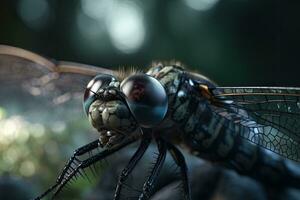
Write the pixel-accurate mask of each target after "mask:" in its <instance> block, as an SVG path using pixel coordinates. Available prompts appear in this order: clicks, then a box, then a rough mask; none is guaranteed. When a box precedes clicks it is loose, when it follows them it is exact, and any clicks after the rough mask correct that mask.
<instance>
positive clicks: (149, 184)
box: [139, 138, 167, 200]
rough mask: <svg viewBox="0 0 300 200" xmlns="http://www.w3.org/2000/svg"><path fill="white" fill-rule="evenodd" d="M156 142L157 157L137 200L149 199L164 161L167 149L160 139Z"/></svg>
mask: <svg viewBox="0 0 300 200" xmlns="http://www.w3.org/2000/svg"><path fill="white" fill-rule="evenodd" d="M156 142H157V147H158V151H159V154H158V157H157V159H156V162H155V164H154V167H153V169H152V171H151V174H150V176H149V177H148V179H147V180H146V182H145V183H144V186H143V192H142V194H141V195H140V196H139V200H144V199H149V198H150V195H151V192H152V189H153V186H154V183H155V181H156V179H157V177H158V174H159V172H160V170H161V168H162V166H163V164H164V161H165V159H166V152H167V148H166V143H165V141H163V140H162V139H160V138H158V139H157V140H156Z"/></svg>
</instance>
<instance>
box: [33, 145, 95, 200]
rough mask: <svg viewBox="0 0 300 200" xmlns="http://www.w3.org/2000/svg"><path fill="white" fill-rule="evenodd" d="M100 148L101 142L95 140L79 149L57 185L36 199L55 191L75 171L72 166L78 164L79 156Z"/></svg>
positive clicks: (58, 179)
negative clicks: (66, 176)
mask: <svg viewBox="0 0 300 200" xmlns="http://www.w3.org/2000/svg"><path fill="white" fill-rule="evenodd" d="M98 147H99V140H98V139H97V140H94V141H93V142H91V143H88V144H86V145H84V146H82V147H80V148H78V149H76V150H75V151H74V153H73V156H72V157H71V158H70V159H69V161H68V162H67V164H66V165H65V167H64V169H63V170H62V172H61V173H60V175H59V176H58V178H57V180H56V184H54V185H53V186H51V187H50V188H49V189H48V190H46V191H45V192H44V193H43V194H41V195H40V196H38V197H37V198H35V200H39V199H42V198H43V197H45V196H46V195H47V194H49V193H50V192H51V191H53V190H54V189H55V188H56V187H57V186H58V185H59V183H60V182H61V181H62V179H63V177H64V176H65V175H66V174H68V171H69V170H70V169H71V170H73V167H72V164H74V163H75V161H77V162H78V158H77V157H78V156H81V155H83V154H85V153H87V152H90V151H92V150H94V149H96V148H98Z"/></svg>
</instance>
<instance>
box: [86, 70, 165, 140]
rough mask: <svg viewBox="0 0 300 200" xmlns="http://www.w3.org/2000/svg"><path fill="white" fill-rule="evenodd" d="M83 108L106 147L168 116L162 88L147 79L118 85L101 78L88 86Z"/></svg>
mask: <svg viewBox="0 0 300 200" xmlns="http://www.w3.org/2000/svg"><path fill="white" fill-rule="evenodd" d="M83 106H84V110H85V112H86V114H87V115H88V117H89V120H90V122H91V124H92V125H93V126H94V128H96V129H97V130H98V131H99V132H100V140H102V141H103V143H104V144H105V143H108V142H109V140H110V138H121V137H124V136H128V134H131V133H136V132H137V131H136V130H139V129H138V128H140V127H144V128H152V127H155V126H157V125H158V124H159V123H160V122H161V121H162V120H163V119H164V117H165V115H166V113H167V109H168V99H167V95H166V92H165V90H164V88H163V86H162V85H161V84H160V83H159V81H158V80H156V79H155V78H153V77H151V76H149V75H146V74H135V75H131V76H129V77H128V78H126V79H124V80H123V81H122V83H121V84H120V83H119V81H118V80H117V79H116V78H115V77H114V76H111V75H106V74H101V75H98V76H96V77H94V78H93V79H92V80H91V81H90V82H89V84H88V86H87V88H86V91H85V95H84V103H83Z"/></svg>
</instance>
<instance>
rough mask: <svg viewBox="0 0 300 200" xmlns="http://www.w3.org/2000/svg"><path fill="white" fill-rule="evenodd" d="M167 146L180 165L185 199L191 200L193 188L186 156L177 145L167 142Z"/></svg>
mask: <svg viewBox="0 0 300 200" xmlns="http://www.w3.org/2000/svg"><path fill="white" fill-rule="evenodd" d="M167 148H168V150H169V152H170V154H171V156H172V158H173V160H174V162H175V163H176V164H177V165H178V166H179V167H180V174H181V178H182V183H183V190H184V199H185V200H191V190H190V183H189V178H188V167H187V165H186V162H185V159H184V156H183V155H182V153H181V152H180V151H179V149H177V148H176V146H174V145H173V144H171V143H167Z"/></svg>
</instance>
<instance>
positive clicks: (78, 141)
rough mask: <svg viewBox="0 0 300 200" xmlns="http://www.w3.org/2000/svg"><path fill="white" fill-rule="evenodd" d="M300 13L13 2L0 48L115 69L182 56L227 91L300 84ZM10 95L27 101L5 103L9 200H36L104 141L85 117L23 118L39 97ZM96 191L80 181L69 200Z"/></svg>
mask: <svg viewBox="0 0 300 200" xmlns="http://www.w3.org/2000/svg"><path fill="white" fill-rule="evenodd" d="M299 8H300V6H299V1H283V0H173V1H161V0H152V1H144V2H143V3H141V1H138V0H136V1H121V0H119V1H117V0H80V1H61V0H11V1H9V0H4V1H1V3H0V44H7V45H12V46H17V47H21V48H24V49H27V50H31V51H33V52H36V53H39V54H41V55H43V56H46V57H48V58H53V59H57V60H67V61H75V62H80V63H86V64H91V65H95V66H101V67H112V68H118V67H120V66H135V67H137V68H146V67H147V66H149V65H150V63H151V62H152V61H155V60H163V61H168V60H172V59H176V60H179V61H181V62H183V63H184V64H185V66H186V67H187V68H188V69H191V70H194V71H197V72H199V73H203V74H204V75H206V76H208V77H209V78H210V79H212V80H214V81H215V82H217V83H218V84H219V85H220V86H297V87H300V80H299V72H300V68H299V63H300V61H299V57H300V56H299V50H300V39H299V33H300V23H299V19H300V12H299ZM0 92H3V91H0ZM0 98H1V99H0V100H4V98H5V99H6V100H7V101H8V102H9V101H11V100H12V99H14V100H16V101H12V102H13V103H14V102H17V103H14V104H12V105H9V106H5V105H1V104H0V127H1V129H0V199H28V198H29V197H31V198H33V197H34V196H36V195H37V194H39V193H41V192H42V191H44V190H45V189H46V188H47V187H49V186H50V185H51V183H54V181H55V179H56V176H57V174H58V173H59V171H60V169H62V167H63V165H64V164H65V161H66V160H67V159H68V158H69V157H70V155H72V152H73V150H74V149H75V148H77V147H79V146H82V145H83V144H85V143H87V142H88V141H91V138H92V137H93V138H95V137H97V135H93V136H91V135H89V134H87V133H88V132H91V129H92V128H91V127H90V124H89V123H88V120H87V119H86V117H85V116H84V114H83V112H82V113H81V114H82V115H80V114H78V116H77V115H76V116H74V115H69V117H68V118H66V119H65V120H64V121H61V120H59V119H60V118H61V116H60V118H59V116H58V115H57V114H54V110H53V112H52V111H51V112H49V109H48V108H47V107H45V108H44V109H40V107H39V108H38V109H36V110H35V111H32V113H34V114H35V116H38V118H39V119H40V120H39V122H37V121H35V120H33V119H32V118H30V117H28V113H26V112H22V109H23V108H22V105H23V104H24V103H25V104H30V102H31V100H28V99H25V100H24V99H20V98H18V95H16V93H14V92H13V93H12V95H11V96H5V97H4V96H2V95H1V96H0ZM25 101H26V102H25ZM32 102H34V101H32ZM31 104H34V103H31ZM34 106H35V105H33V106H31V107H33V108H34ZM59 109H61V110H60V111H63V112H66V113H68V109H70V108H66V107H62V108H58V109H57V110H59ZM77 109H78V108H77ZM70 110H72V108H71V109H70ZM45 116H46V117H45ZM47 117H48V118H49V117H50V118H52V119H57V121H55V122H54V123H52V124H49V123H48V122H47V120H45V119H48V118H47ZM43 120H44V121H43ZM100 173H101V171H100ZM99 177H101V176H99ZM90 188H91V184H90V183H89V182H84V181H82V180H79V181H77V182H75V183H74V184H72V185H70V187H69V189H68V190H66V191H64V192H63V193H62V196H61V198H62V199H84V197H85V196H86V195H87V194H88V193H89V192H88V191H89V190H90ZM3 191H4V192H5V191H6V192H7V194H8V195H11V194H15V195H18V197H16V198H13V197H12V196H9V197H8V196H6V197H5V196H3V195H4V194H3ZM16 191H19V193H18V192H16ZM1 192H2V193H1ZM1 195H2V196H1ZM26 195H27V196H26Z"/></svg>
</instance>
